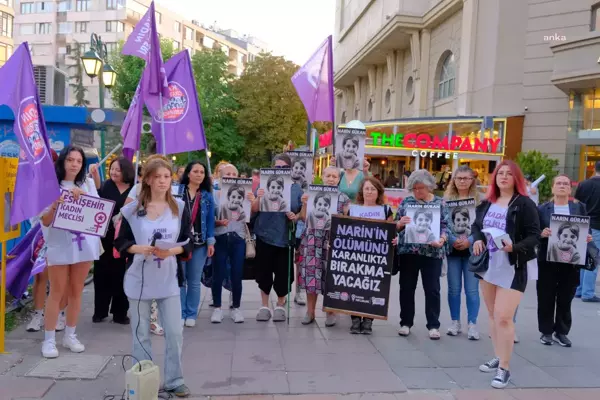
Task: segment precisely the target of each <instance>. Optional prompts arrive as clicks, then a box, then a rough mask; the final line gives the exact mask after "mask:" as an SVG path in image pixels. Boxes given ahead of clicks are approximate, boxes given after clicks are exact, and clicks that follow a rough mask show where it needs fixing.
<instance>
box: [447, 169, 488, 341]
mask: <svg viewBox="0 0 600 400" xmlns="http://www.w3.org/2000/svg"><path fill="white" fill-rule="evenodd" d="M444 200H446V205H447V206H448V209H449V213H450V226H451V229H450V230H449V232H448V245H449V246H450V254H449V255H448V305H449V306H450V316H451V317H452V325H451V326H450V328H448V335H450V336H457V335H458V334H460V333H461V331H462V327H461V324H460V300H461V291H462V286H463V285H462V283H463V279H464V287H465V297H466V300H467V321H468V323H469V330H468V333H467V337H468V338H469V340H479V331H478V330H477V315H479V303H480V302H479V280H478V279H477V278H475V274H474V273H473V272H471V271H469V255H470V252H469V247H470V245H471V241H472V236H471V225H472V224H473V220H474V217H475V206H476V205H477V204H478V203H479V192H478V191H477V184H476V182H475V175H474V174H473V170H472V169H471V168H469V167H468V166H466V165H462V166H460V167H458V168H457V169H456V171H454V173H453V174H452V177H451V178H450V182H449V183H448V186H447V188H446V192H445V193H444ZM459 200H464V201H462V202H461V201H459Z"/></svg>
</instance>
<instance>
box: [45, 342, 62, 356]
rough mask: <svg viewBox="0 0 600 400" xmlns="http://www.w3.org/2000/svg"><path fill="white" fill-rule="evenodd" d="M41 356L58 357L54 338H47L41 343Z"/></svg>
mask: <svg viewBox="0 0 600 400" xmlns="http://www.w3.org/2000/svg"><path fill="white" fill-rule="evenodd" d="M42 356H44V357H45V358H56V357H58V349H57V348H56V340H54V339H48V340H44V342H43V343H42Z"/></svg>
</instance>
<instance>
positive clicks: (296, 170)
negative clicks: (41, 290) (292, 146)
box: [286, 151, 313, 190]
mask: <svg viewBox="0 0 600 400" xmlns="http://www.w3.org/2000/svg"><path fill="white" fill-rule="evenodd" d="M286 154H287V155H288V156H290V159H291V160H292V182H293V183H295V184H297V185H299V186H300V187H301V188H302V190H306V188H307V187H308V185H310V184H311V183H312V181H313V153H312V152H311V151H288V152H287V153H286Z"/></svg>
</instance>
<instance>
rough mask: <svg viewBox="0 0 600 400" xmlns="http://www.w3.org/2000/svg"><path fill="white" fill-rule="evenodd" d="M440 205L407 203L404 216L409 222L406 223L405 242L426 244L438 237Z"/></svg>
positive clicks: (436, 239)
mask: <svg viewBox="0 0 600 400" xmlns="http://www.w3.org/2000/svg"><path fill="white" fill-rule="evenodd" d="M440 213H441V210H440V206H439V205H429V204H408V205H407V206H406V216H408V217H410V224H408V225H406V234H405V236H404V242H405V243H414V244H427V243H431V242H436V241H438V240H439V239H440Z"/></svg>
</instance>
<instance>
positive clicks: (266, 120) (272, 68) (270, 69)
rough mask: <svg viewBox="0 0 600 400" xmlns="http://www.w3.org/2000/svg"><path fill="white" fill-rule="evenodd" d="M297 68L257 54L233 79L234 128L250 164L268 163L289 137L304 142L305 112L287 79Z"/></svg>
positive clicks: (274, 58) (266, 55)
mask: <svg viewBox="0 0 600 400" xmlns="http://www.w3.org/2000/svg"><path fill="white" fill-rule="evenodd" d="M297 70H298V66H297V65H295V64H294V63H292V62H291V61H287V60H285V59H284V58H283V57H276V56H273V55H272V54H270V53H261V54H260V55H259V56H258V57H257V58H256V59H255V60H254V61H253V62H250V63H248V64H247V66H246V70H245V71H244V73H243V74H242V76H241V77H240V79H238V80H237V81H235V82H234V85H233V89H234V90H233V92H234V95H235V97H236V99H237V101H238V103H239V104H240V109H239V111H238V115H237V127H238V130H239V132H240V135H242V136H243V137H244V138H245V150H246V152H245V159H246V160H248V163H249V164H250V165H251V166H255V167H260V166H265V165H268V164H269V163H270V160H271V157H272V156H273V155H274V154H275V153H279V152H281V149H282V148H283V146H284V145H286V144H287V143H288V141H290V140H291V141H293V142H294V143H298V144H302V143H305V142H306V127H307V117H306V112H305V111H304V106H303V105H302V102H301V101H300V98H299V97H298V95H297V94H296V90H295V89H294V86H293V85H292V81H291V79H292V75H294V73H295V72H296V71H297Z"/></svg>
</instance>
